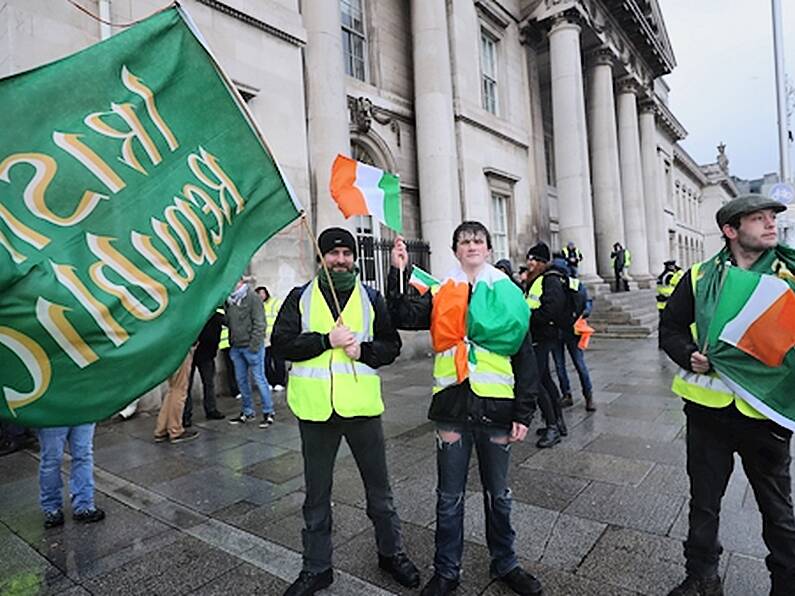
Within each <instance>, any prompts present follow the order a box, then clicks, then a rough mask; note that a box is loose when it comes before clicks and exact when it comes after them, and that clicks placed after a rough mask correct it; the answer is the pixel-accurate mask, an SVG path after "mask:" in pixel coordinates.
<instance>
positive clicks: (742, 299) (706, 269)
mask: <svg viewBox="0 0 795 596" xmlns="http://www.w3.org/2000/svg"><path fill="white" fill-rule="evenodd" d="M729 263H730V255H729V253H728V251H727V250H726V249H723V250H722V251H721V252H720V253H718V254H717V255H716V256H715V257H713V258H711V259H709V260H708V261H705V262H704V263H702V264H701V267H700V268H699V276H698V280H697V282H696V283H697V286H696V313H695V314H696V322H697V327H698V331H699V336H700V337H699V338H698V345H699V347H701V346H703V345H704V343H706V346H705V348H704V349H705V350H706V354H707V356H708V357H709V359H710V362H711V363H712V366H713V368H714V369H715V371H716V372H717V373H718V375H719V376H720V378H721V380H722V381H723V382H724V383H725V384H726V385H727V386H728V388H729V389H730V390H731V391H733V392H734V393H736V394H737V395H739V396H740V397H742V398H743V399H745V400H746V401H747V402H748V403H750V404H751V405H752V406H753V407H754V408H756V409H757V410H759V411H760V412H761V413H763V414H764V415H765V416H767V417H768V418H771V419H772V420H775V421H776V422H777V423H779V424H781V425H782V426H785V427H787V428H789V429H792V430H795V394H794V393H793V387H795V348H793V336H792V332H793V325H792V321H793V316H794V315H793V311H792V308H793V305H792V296H791V294H792V291H793V290H795V250H793V249H791V248H788V247H786V246H782V245H779V246H777V247H776V248H775V249H771V250H769V251H767V252H766V253H764V254H763V255H762V256H761V257H760V258H759V259H758V260H757V261H756V263H754V265H753V266H752V267H751V268H750V270H748V271H746V270H742V269H739V268H737V267H732V266H730V264H729ZM702 329H706V333H705V334H702V331H701V330H702Z"/></svg>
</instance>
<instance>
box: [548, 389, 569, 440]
mask: <svg viewBox="0 0 795 596" xmlns="http://www.w3.org/2000/svg"><path fill="white" fill-rule="evenodd" d="M552 407H553V408H554V409H555V418H557V419H558V421H557V426H558V430H559V431H560V436H562V437H565V436H566V435H568V434H569V429H567V428H566V421H565V420H564V419H563V408H562V407H561V405H560V400H559V399H555V398H552Z"/></svg>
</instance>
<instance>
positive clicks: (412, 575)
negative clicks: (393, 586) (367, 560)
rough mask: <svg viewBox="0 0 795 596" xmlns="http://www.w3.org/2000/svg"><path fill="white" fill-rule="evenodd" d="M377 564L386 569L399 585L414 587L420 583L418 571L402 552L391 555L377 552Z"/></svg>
mask: <svg viewBox="0 0 795 596" xmlns="http://www.w3.org/2000/svg"><path fill="white" fill-rule="evenodd" d="M378 566H379V567H380V568H381V569H383V570H384V571H387V572H388V573H389V574H390V575H391V576H392V578H393V579H394V580H395V581H396V582H397V583H399V584H400V585H401V586H405V587H407V588H416V587H417V586H419V585H420V572H419V571H418V570H417V567H416V565H414V563H412V562H411V559H409V558H408V557H407V556H406V553H404V552H399V553H397V554H395V555H394V556H392V557H385V556H384V555H382V554H381V553H378Z"/></svg>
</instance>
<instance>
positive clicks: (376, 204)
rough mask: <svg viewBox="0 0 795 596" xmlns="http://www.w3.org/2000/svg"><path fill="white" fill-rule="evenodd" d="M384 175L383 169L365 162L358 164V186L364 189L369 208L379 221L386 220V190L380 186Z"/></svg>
mask: <svg viewBox="0 0 795 596" xmlns="http://www.w3.org/2000/svg"><path fill="white" fill-rule="evenodd" d="M383 175H384V172H383V171H382V170H379V169H378V168H374V167H373V166H368V165H367V164H365V163H361V162H358V163H357V164H356V182H355V184H356V186H358V187H359V190H361V191H362V194H363V195H364V200H365V201H366V202H367V210H368V211H369V212H370V215H372V216H373V217H375V218H376V219H377V220H378V221H381V222H385V221H386V218H385V215H384V191H383V190H382V189H380V188H378V183H379V182H380V181H381V177H382V176H383Z"/></svg>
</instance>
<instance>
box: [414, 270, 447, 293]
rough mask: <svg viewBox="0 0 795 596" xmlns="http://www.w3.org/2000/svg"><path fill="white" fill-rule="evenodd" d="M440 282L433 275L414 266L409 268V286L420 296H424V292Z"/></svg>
mask: <svg viewBox="0 0 795 596" xmlns="http://www.w3.org/2000/svg"><path fill="white" fill-rule="evenodd" d="M440 283H441V282H440V281H439V280H438V279H436V278H435V277H434V276H433V275H431V274H430V273H428V272H427V271H424V270H422V269H420V268H419V267H417V266H416V265H414V266H413V267H412V268H411V277H410V278H409V285H410V286H413V287H414V288H415V289H416V290H417V291H418V292H419V293H420V296H424V295H425V292H427V291H428V290H430V289H431V288H432V287H433V286H438V285H439V284H440Z"/></svg>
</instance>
